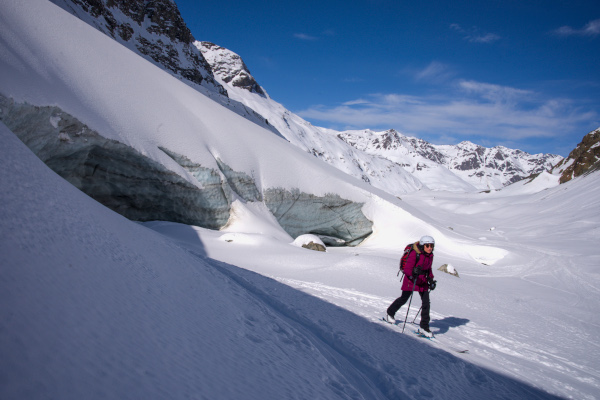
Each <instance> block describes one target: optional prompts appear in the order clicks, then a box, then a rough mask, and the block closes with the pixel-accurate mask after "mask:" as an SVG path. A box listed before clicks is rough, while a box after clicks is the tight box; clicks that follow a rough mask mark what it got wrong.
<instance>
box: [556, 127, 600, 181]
mask: <svg viewBox="0 0 600 400" xmlns="http://www.w3.org/2000/svg"><path fill="white" fill-rule="evenodd" d="M598 169H600V128H598V129H596V130H593V131H591V132H590V133H588V134H587V135H585V136H584V137H583V140H582V141H581V143H579V144H578V145H577V147H576V148H575V149H573V151H572V152H571V153H570V154H569V156H568V157H567V158H566V159H564V160H562V161H561V162H559V163H558V164H556V166H555V167H554V168H553V169H552V173H553V174H557V175H560V182H561V183H564V182H568V181H570V180H571V179H573V178H576V177H578V176H581V175H583V174H587V173H590V172H593V171H597V170H598Z"/></svg>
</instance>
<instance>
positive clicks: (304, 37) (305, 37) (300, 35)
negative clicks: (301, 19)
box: [294, 33, 318, 41]
mask: <svg viewBox="0 0 600 400" xmlns="http://www.w3.org/2000/svg"><path fill="white" fill-rule="evenodd" d="M294 37H295V38H296V39H300V40H308V41H312V40H317V39H318V38H317V37H315V36H310V35H307V34H305V33H294Z"/></svg>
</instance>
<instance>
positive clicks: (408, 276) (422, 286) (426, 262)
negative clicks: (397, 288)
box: [402, 242, 433, 292]
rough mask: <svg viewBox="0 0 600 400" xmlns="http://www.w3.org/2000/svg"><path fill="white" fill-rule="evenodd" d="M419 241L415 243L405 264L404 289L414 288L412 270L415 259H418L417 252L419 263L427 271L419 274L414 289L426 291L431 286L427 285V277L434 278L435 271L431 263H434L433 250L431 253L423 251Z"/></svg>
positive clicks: (410, 289)
mask: <svg viewBox="0 0 600 400" xmlns="http://www.w3.org/2000/svg"><path fill="white" fill-rule="evenodd" d="M418 244H419V242H417V243H415V244H413V251H411V252H410V254H409V255H408V258H407V259H406V263H405V264H404V274H405V276H404V280H403V281H402V290H409V291H412V290H413V283H412V279H413V276H412V272H413V268H414V267H415V261H416V260H417V253H419V254H420V256H419V264H418V265H420V266H421V268H422V270H423V272H425V275H419V277H418V278H417V284H416V285H415V288H414V290H415V291H416V292H426V291H427V290H428V289H429V287H428V286H427V277H429V278H430V279H433V271H432V269H431V264H432V263H433V252H431V254H427V253H425V252H424V251H421V249H419V246H418Z"/></svg>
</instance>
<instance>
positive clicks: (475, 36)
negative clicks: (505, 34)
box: [450, 24, 502, 43]
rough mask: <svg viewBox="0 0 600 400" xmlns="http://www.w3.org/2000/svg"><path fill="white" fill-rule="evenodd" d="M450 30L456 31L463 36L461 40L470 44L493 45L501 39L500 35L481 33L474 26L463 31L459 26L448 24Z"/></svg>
mask: <svg viewBox="0 0 600 400" xmlns="http://www.w3.org/2000/svg"><path fill="white" fill-rule="evenodd" d="M450 29H452V30H454V31H457V32H458V33H460V34H461V35H462V36H463V39H465V40H467V41H469V42H471V43H493V42H495V41H498V40H500V39H502V37H501V36H500V35H496V34H495V33H490V32H482V31H481V29H479V28H478V27H476V26H474V27H472V28H468V29H465V28H463V27H462V26H461V25H459V24H450Z"/></svg>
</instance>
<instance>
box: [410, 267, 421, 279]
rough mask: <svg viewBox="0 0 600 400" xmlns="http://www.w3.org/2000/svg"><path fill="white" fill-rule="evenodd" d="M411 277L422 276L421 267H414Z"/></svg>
mask: <svg viewBox="0 0 600 400" xmlns="http://www.w3.org/2000/svg"><path fill="white" fill-rule="evenodd" d="M412 274H413V276H415V277H416V276H418V275H423V269H422V268H421V266H418V267H414V268H413V273H412Z"/></svg>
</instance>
